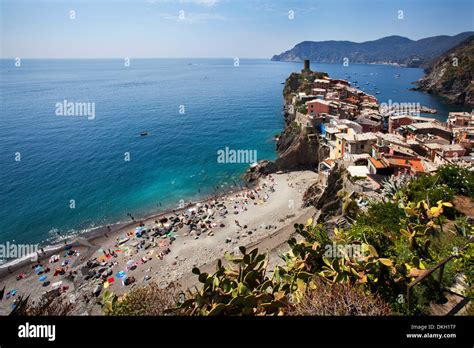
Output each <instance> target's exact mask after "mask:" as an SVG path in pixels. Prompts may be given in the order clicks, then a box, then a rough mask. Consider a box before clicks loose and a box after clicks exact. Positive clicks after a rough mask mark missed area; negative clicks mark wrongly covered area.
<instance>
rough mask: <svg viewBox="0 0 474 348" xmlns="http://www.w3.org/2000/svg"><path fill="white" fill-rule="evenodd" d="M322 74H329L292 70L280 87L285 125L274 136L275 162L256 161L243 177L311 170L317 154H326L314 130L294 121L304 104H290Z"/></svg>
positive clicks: (316, 160) (318, 155) (322, 75)
mask: <svg viewBox="0 0 474 348" xmlns="http://www.w3.org/2000/svg"><path fill="white" fill-rule="evenodd" d="M324 76H328V75H327V74H326V73H324V72H313V71H302V72H301V73H292V74H291V75H290V76H289V77H288V78H287V79H286V81H285V86H284V88H283V100H284V103H285V106H284V119H285V127H284V129H283V131H282V132H281V133H280V134H279V135H278V136H277V139H278V140H277V144H276V150H277V153H278V158H277V159H276V160H275V161H261V162H259V163H258V165H257V166H255V167H253V168H250V169H249V170H248V171H247V173H246V174H245V176H244V180H246V181H247V182H252V181H254V180H255V179H257V178H258V177H259V176H260V175H261V174H269V173H274V172H277V171H290V170H303V169H313V168H314V167H316V166H317V165H318V163H319V157H320V156H321V157H322V158H325V157H326V154H325V153H321V152H322V150H321V151H320V147H319V140H318V137H317V130H314V129H312V128H306V127H303V126H301V124H298V123H297V122H296V112H297V111H298V108H299V107H302V106H303V105H300V104H298V103H293V100H292V99H293V96H294V95H295V94H297V93H299V92H308V93H309V91H310V89H311V83H312V82H313V81H314V80H315V79H320V78H322V77H324ZM325 150H326V149H325Z"/></svg>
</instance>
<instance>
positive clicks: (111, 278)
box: [107, 277, 115, 284]
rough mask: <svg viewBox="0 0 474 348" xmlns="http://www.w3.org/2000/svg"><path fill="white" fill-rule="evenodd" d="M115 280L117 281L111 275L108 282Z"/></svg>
mask: <svg viewBox="0 0 474 348" xmlns="http://www.w3.org/2000/svg"><path fill="white" fill-rule="evenodd" d="M114 281H115V279H114V278H113V277H110V278H109V279H107V282H109V284H110V283H113V282H114Z"/></svg>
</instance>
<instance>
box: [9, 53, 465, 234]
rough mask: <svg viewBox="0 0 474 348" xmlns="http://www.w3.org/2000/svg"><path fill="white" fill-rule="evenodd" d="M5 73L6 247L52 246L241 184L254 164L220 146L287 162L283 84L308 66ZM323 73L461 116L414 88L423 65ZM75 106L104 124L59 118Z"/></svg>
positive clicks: (154, 64)
mask: <svg viewBox="0 0 474 348" xmlns="http://www.w3.org/2000/svg"><path fill="white" fill-rule="evenodd" d="M0 67H1V84H0V95H1V99H0V102H1V108H0V110H1V118H0V149H1V153H0V168H1V169H0V188H1V189H0V207H1V210H0V243H5V242H6V241H15V242H17V243H52V242H54V240H55V238H56V236H57V232H59V233H61V234H62V235H66V234H78V233H81V232H82V231H87V230H90V229H92V228H95V227H98V226H103V225H107V224H110V223H114V222H117V221H127V220H129V218H128V216H127V213H131V214H132V215H134V216H135V218H136V219H137V218H140V217H143V216H146V215H149V214H150V213H152V212H157V211H159V210H164V209H166V208H175V207H178V205H179V202H180V200H185V201H188V200H195V199H199V198H203V197H206V196H208V195H210V194H213V193H215V192H216V190H217V189H218V190H220V191H219V192H222V191H223V190H226V191H228V190H230V189H232V186H234V187H235V185H238V184H239V183H240V177H241V175H242V173H243V172H244V171H245V169H246V168H248V166H249V164H246V163H241V164H231V163H229V164H221V163H218V161H217V151H218V150H222V149H225V148H226V147H228V148H229V149H235V150H237V149H243V150H245V149H248V150H256V151H257V159H258V160H262V159H270V160H271V159H274V158H275V157H276V153H275V143H274V141H273V140H272V139H273V136H274V135H275V134H277V133H278V132H280V131H281V130H282V128H283V116H282V112H281V110H282V88H283V85H282V82H284V81H285V79H286V77H287V76H288V75H289V74H290V73H291V72H293V71H299V70H300V69H301V68H302V64H301V63H284V62H271V61H269V60H258V59H247V60H246V59H241V60H240V65H239V66H237V67H236V66H234V60H233V59H231V58H229V59H136V60H133V59H132V60H131V63H130V66H128V67H127V66H125V65H124V61H123V60H121V59H103V60H28V59H26V60H22V61H21V66H20V67H15V62H14V60H7V59H4V60H0ZM312 69H313V70H319V71H326V72H328V73H329V74H330V76H331V77H335V78H345V76H346V74H350V76H351V80H352V81H354V80H357V81H358V83H359V84H360V85H361V87H363V88H364V89H365V90H366V92H368V93H374V92H375V89H376V90H379V91H380V94H378V95H377V97H378V99H379V100H380V101H381V102H384V101H388V100H389V99H391V100H392V102H420V103H421V104H422V105H426V106H429V107H433V108H436V109H438V111H439V113H438V115H436V117H437V118H439V119H442V120H444V119H446V117H447V113H448V112H449V111H455V110H459V108H456V107H449V106H447V105H445V104H443V101H442V100H441V99H438V98H435V97H432V96H430V95H427V94H424V93H421V92H414V91H409V88H411V87H413V86H412V84H411V83H412V82H413V81H416V80H417V79H419V78H420V77H421V76H422V75H423V71H422V70H421V69H413V68H400V67H394V66H381V65H351V66H349V67H343V66H342V65H336V64H312ZM396 74H399V75H400V77H399V78H396V77H395V75H396ZM365 82H369V83H370V85H365ZM374 85H376V87H373V86H374ZM372 88H373V89H374V90H371V89H372ZM64 100H67V101H69V102H74V103H75V102H87V103H94V106H95V115H94V116H95V117H94V118H93V119H92V118H91V117H89V118H88V117H87V116H62V115H57V114H56V104H57V103H63V101H64ZM143 131H147V132H148V135H147V136H140V133H141V132H143ZM127 154H128V155H127ZM126 156H129V159H130V160H129V161H126V160H125V159H126ZM71 207H73V208H71Z"/></svg>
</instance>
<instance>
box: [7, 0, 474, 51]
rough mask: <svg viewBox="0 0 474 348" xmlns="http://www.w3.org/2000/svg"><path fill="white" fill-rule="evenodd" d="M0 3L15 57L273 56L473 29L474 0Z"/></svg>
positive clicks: (51, 0)
mask: <svg viewBox="0 0 474 348" xmlns="http://www.w3.org/2000/svg"><path fill="white" fill-rule="evenodd" d="M0 3H1V13H0V22H1V24H0V25H1V27H0V30H1V32H0V40H1V52H0V56H1V57H8V58H12V57H21V58H86V57H91V58H109V57H131V58H133V57H240V58H246V57H247V58H260V57H262V58H270V57H271V56H272V55H274V54H278V53H281V52H282V51H286V50H288V49H290V48H292V47H293V46H294V45H295V44H297V43H298V42H301V41H305V40H313V41H320V40H350V41H357V42H360V41H367V40H374V39H378V38H381V37H384V36H388V35H402V36H406V37H408V38H410V39H420V38H424V37H428V36H434V35H443V34H447V35H453V34H458V33H460V32H463V31H469V30H474V24H473V18H474V13H473V7H474V5H473V3H474V0H455V1H452V0H444V1H440V0H291V1H290V0H288V1H284V0H0ZM71 11H74V12H75V18H73V19H72V18H70V17H71ZM289 11H293V13H294V18H293V19H290V18H289V17H290V12H289ZM399 11H403V19H399V18H398V17H399ZM180 17H181V18H180Z"/></svg>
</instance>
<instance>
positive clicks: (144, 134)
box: [140, 131, 150, 137]
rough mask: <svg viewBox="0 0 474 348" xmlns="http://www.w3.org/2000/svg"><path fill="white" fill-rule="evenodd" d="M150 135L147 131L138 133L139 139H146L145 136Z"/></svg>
mask: <svg viewBox="0 0 474 348" xmlns="http://www.w3.org/2000/svg"><path fill="white" fill-rule="evenodd" d="M149 134H150V133H148V132H147V131H143V132H141V133H140V136H141V137H146V136H147V135H149Z"/></svg>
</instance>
